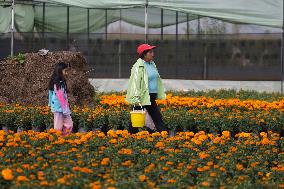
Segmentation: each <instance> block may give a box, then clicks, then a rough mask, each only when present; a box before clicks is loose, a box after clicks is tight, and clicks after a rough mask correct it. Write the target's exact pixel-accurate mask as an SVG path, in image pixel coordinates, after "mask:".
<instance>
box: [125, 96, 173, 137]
mask: <svg viewBox="0 0 284 189" xmlns="http://www.w3.org/2000/svg"><path fill="white" fill-rule="evenodd" d="M156 98H157V93H150V101H151V105H147V106H143V108H146V110H147V111H148V113H149V115H150V116H151V118H152V120H153V122H154V124H155V127H156V130H157V131H158V132H162V131H168V128H167V126H166V125H165V123H164V121H163V118H162V114H161V112H160V110H159V107H158V106H157V103H156ZM134 109H135V110H139V109H141V107H139V106H134ZM148 131H150V130H149V129H148ZM130 132H131V133H136V132H138V128H135V127H132V126H131V127H130ZM150 132H151V131H150Z"/></svg>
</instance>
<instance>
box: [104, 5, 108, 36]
mask: <svg viewBox="0 0 284 189" xmlns="http://www.w3.org/2000/svg"><path fill="white" fill-rule="evenodd" d="M105 16H106V19H105V25H106V27H105V35H106V40H107V25H108V24H107V9H106V10H105Z"/></svg>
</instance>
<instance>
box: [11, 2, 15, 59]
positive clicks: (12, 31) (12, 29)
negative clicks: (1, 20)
mask: <svg viewBox="0 0 284 189" xmlns="http://www.w3.org/2000/svg"><path fill="white" fill-rule="evenodd" d="M14 6H15V1H14V0H13V2H12V11H11V14H12V22H11V57H13V56H14V24H15V21H14Z"/></svg>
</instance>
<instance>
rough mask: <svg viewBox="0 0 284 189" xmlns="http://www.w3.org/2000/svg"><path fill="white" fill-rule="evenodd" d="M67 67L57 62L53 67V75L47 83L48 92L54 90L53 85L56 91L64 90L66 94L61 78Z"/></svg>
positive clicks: (62, 78) (64, 81)
mask: <svg viewBox="0 0 284 189" xmlns="http://www.w3.org/2000/svg"><path fill="white" fill-rule="evenodd" d="M67 67H68V66H67V64H65V63H64V62H59V63H57V64H56V65H55V68H54V71H53V74H52V75H51V78H50V81H49V86H48V88H49V90H52V91H53V90H54V85H56V89H60V88H64V89H65V91H66V92H67V84H66V80H65V78H64V76H63V70H64V69H66V68H67Z"/></svg>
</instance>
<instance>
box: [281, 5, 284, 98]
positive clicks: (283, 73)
mask: <svg viewBox="0 0 284 189" xmlns="http://www.w3.org/2000/svg"><path fill="white" fill-rule="evenodd" d="M282 3H283V11H282V18H283V20H282V24H283V25H282V39H281V82H280V83H281V94H282V95H283V94H284V91H283V80H284V63H283V62H284V2H282Z"/></svg>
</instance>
